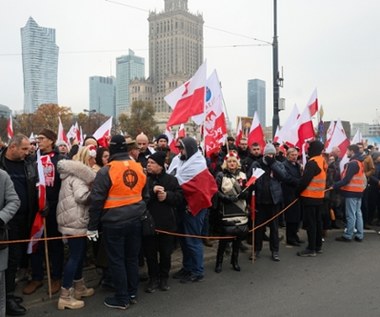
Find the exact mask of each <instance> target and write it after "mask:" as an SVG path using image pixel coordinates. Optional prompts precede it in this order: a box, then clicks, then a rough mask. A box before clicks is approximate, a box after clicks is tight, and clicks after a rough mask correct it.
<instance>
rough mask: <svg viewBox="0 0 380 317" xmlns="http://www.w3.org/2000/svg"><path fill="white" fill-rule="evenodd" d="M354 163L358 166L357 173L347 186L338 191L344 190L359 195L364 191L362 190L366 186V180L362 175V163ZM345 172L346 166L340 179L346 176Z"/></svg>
mask: <svg viewBox="0 0 380 317" xmlns="http://www.w3.org/2000/svg"><path fill="white" fill-rule="evenodd" d="M353 161H356V162H357V164H358V166H359V171H358V172H357V173H356V174H355V175H354V176H353V177H352V178H351V180H350V181H349V183H348V184H347V185H344V186H342V187H341V188H340V189H342V190H345V191H347V192H355V193H361V192H363V191H364V189H365V188H366V186H367V179H366V177H365V174H364V166H363V163H362V162H360V161H358V160H353ZM346 172H347V165H346V168H345V169H344V171H343V174H342V178H344V176H346Z"/></svg>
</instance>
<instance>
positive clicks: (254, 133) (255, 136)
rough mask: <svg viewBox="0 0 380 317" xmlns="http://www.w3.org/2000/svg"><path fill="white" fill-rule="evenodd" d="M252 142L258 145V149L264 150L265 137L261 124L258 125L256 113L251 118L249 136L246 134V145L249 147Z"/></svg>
mask: <svg viewBox="0 0 380 317" xmlns="http://www.w3.org/2000/svg"><path fill="white" fill-rule="evenodd" d="M254 142H256V143H258V144H259V145H260V148H262V149H264V147H265V136H264V131H263V128H262V127H261V124H260V120H259V116H258V114H257V111H255V114H254V116H253V120H252V124H251V128H250V129H249V134H248V144H249V145H251V144H252V143H254Z"/></svg>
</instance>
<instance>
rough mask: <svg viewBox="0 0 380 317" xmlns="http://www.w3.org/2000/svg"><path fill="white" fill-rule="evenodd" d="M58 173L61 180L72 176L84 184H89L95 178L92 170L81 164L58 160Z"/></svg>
mask: <svg viewBox="0 0 380 317" xmlns="http://www.w3.org/2000/svg"><path fill="white" fill-rule="evenodd" d="M58 172H59V173H60V175H61V179H62V180H63V179H65V178H66V177H68V176H70V175H72V176H75V177H78V178H79V179H81V180H82V181H83V182H85V183H86V184H91V183H92V182H93V181H94V179H95V176H96V172H95V171H94V170H93V169H92V168H90V167H89V166H87V165H84V164H83V163H81V162H78V161H72V160H60V161H59V162H58Z"/></svg>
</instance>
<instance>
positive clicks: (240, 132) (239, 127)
mask: <svg viewBox="0 0 380 317" xmlns="http://www.w3.org/2000/svg"><path fill="white" fill-rule="evenodd" d="M242 137H243V127H242V124H241V119H240V118H239V121H238V125H237V127H236V139H235V144H236V146H239V144H240V140H241V138H242ZM249 145H251V144H249Z"/></svg>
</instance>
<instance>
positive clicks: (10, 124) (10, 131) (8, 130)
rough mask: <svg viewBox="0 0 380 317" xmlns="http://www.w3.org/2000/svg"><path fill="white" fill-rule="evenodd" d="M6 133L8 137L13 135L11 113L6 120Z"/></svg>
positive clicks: (10, 137)
mask: <svg viewBox="0 0 380 317" xmlns="http://www.w3.org/2000/svg"><path fill="white" fill-rule="evenodd" d="M7 135H8V139H12V138H13V135H14V133H13V121H12V115H9V119H8V121H7Z"/></svg>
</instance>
